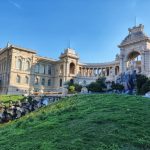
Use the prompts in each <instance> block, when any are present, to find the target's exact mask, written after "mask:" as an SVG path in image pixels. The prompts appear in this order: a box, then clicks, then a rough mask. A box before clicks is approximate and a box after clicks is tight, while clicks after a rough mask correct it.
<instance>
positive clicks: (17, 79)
mask: <svg viewBox="0 0 150 150" xmlns="http://www.w3.org/2000/svg"><path fill="white" fill-rule="evenodd" d="M20 81H21V78H20V76H19V75H17V77H16V83H20Z"/></svg>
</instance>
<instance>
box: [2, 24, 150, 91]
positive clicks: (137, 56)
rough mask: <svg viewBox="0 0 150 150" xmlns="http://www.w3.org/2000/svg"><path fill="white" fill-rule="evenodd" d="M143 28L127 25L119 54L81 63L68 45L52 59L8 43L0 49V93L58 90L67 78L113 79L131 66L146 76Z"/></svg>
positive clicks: (149, 51) (148, 63)
mask: <svg viewBox="0 0 150 150" xmlns="http://www.w3.org/2000/svg"><path fill="white" fill-rule="evenodd" d="M143 30H144V26H143V25H141V24H140V25H139V26H136V27H133V28H132V29H129V34H128V35H127V37H125V39H124V40H123V41H122V42H121V44H120V45H119V48H120V54H119V55H117V57H116V60H114V61H112V62H108V63H80V62H79V56H78V55H77V54H76V52H75V51H74V50H73V49H70V48H67V49H65V51H64V53H62V54H61V55H60V57H59V59H58V60H54V59H49V58H46V57H40V56H38V55H37V54H36V52H35V51H33V50H30V49H26V48H21V47H18V46H14V45H10V44H8V45H7V47H5V48H3V49H0V93H1V94H24V93H26V92H29V91H30V90H34V91H39V90H41V89H43V90H44V91H55V90H61V89H62V88H63V85H64V83H65V82H67V81H70V80H74V82H76V83H79V84H89V83H90V82H93V81H95V80H96V79H97V78H98V77H100V76H105V77H106V80H107V81H115V80H116V79H117V77H118V76H119V74H122V73H125V72H127V71H133V70H134V71H136V72H137V73H142V74H145V75H147V76H148V77H149V76H150V38H149V37H148V36H147V35H146V34H145V33H144V31H143Z"/></svg>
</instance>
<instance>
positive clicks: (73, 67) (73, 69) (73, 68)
mask: <svg viewBox="0 0 150 150" xmlns="http://www.w3.org/2000/svg"><path fill="white" fill-rule="evenodd" d="M70 74H75V64H74V63H70Z"/></svg>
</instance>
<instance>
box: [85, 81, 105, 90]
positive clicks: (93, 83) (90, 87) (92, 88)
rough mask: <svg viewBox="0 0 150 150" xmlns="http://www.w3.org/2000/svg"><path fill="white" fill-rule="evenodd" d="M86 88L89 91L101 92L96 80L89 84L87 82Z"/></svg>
mask: <svg viewBox="0 0 150 150" xmlns="http://www.w3.org/2000/svg"><path fill="white" fill-rule="evenodd" d="M87 88H88V90H89V91H91V92H102V91H103V90H102V88H101V87H100V85H99V84H98V83H96V82H92V83H91V84H89V85H88V86H87Z"/></svg>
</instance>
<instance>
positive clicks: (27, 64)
mask: <svg viewBox="0 0 150 150" xmlns="http://www.w3.org/2000/svg"><path fill="white" fill-rule="evenodd" d="M29 70H30V62H29V61H26V63H25V71H29Z"/></svg>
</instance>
